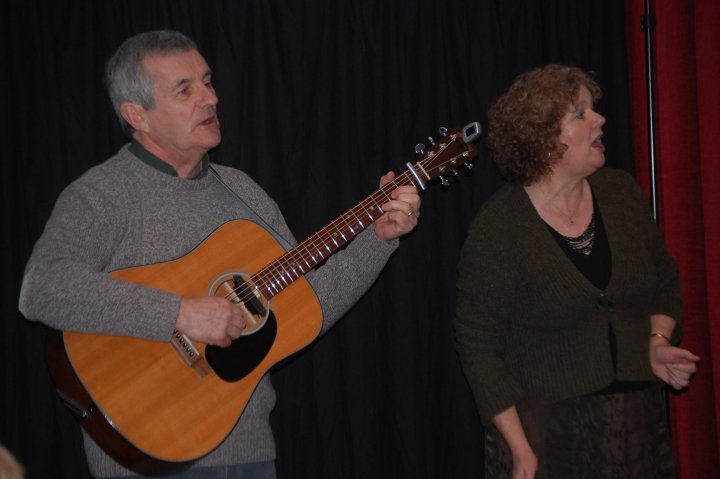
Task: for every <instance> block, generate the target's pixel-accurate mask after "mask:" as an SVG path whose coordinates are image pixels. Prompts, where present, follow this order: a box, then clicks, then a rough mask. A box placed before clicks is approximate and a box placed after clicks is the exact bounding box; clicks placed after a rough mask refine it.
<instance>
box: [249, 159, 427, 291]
mask: <svg viewBox="0 0 720 479" xmlns="http://www.w3.org/2000/svg"><path fill="white" fill-rule="evenodd" d="M406 185H413V186H415V187H416V188H417V186H416V185H415V184H414V183H413V181H412V179H411V175H410V174H409V173H408V172H404V173H402V174H400V175H398V176H397V177H396V178H395V179H394V180H393V181H391V182H389V183H387V184H386V185H384V186H382V187H381V188H379V189H378V190H377V191H375V192H374V193H373V194H371V195H370V196H368V197H367V198H365V199H364V200H363V201H361V202H360V203H358V204H356V205H355V206H353V207H352V208H350V209H349V210H347V211H346V212H345V213H343V214H342V215H340V216H338V217H337V218H336V219H335V220H333V221H332V222H330V223H329V224H328V225H327V226H325V227H324V228H322V229H321V230H320V231H318V232H316V233H315V234H313V235H311V236H309V237H308V238H307V239H305V240H304V241H302V242H301V243H298V244H297V245H296V246H295V247H294V248H292V249H291V250H290V251H288V252H287V253H285V254H283V255H282V256H280V257H279V258H278V259H276V260H275V261H273V262H272V263H270V264H268V265H267V266H265V267H264V268H262V269H261V270H259V271H258V272H257V273H255V274H254V275H252V277H251V278H250V281H251V283H252V284H254V285H255V287H257V289H258V290H259V291H260V292H261V293H262V294H263V296H264V297H265V298H266V299H270V298H272V297H273V296H275V295H277V294H278V293H280V292H281V291H282V290H284V289H285V288H286V287H288V286H290V285H291V284H292V283H293V281H295V280H297V279H298V278H300V277H301V276H304V275H305V274H307V273H308V272H309V271H310V270H312V269H313V268H315V267H316V266H317V265H318V264H320V263H322V262H323V261H325V260H326V259H327V258H329V257H330V256H332V255H333V254H334V253H335V252H336V251H337V250H339V249H340V248H342V247H343V246H344V245H345V244H347V242H348V241H350V240H351V239H353V238H354V237H355V236H357V235H358V234H359V233H360V232H362V231H363V230H364V229H365V228H367V227H368V226H369V225H371V224H372V223H374V222H375V220H376V219H378V218H379V217H380V216H382V214H383V213H384V211H383V209H382V206H381V205H383V204H385V203H387V202H388V201H389V200H390V193H391V192H392V191H393V190H395V189H396V188H398V187H399V186H406Z"/></svg>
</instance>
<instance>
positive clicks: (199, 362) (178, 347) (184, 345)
mask: <svg viewBox="0 0 720 479" xmlns="http://www.w3.org/2000/svg"><path fill="white" fill-rule="evenodd" d="M170 344H171V345H172V347H173V349H175V352H176V353H178V356H180V359H181V360H182V361H183V362H184V363H185V364H186V365H187V366H189V367H190V368H192V369H193V371H195V372H196V373H197V375H198V376H200V377H201V378H203V377H205V376H207V375H208V374H210V372H211V371H212V370H211V369H210V365H209V364H208V363H207V361H205V358H203V357H202V354H200V351H198V350H197V348H196V347H195V345H194V344H193V343H192V341H190V339H189V338H188V337H187V336H185V335H184V334H182V333H181V332H180V331H178V330H177V329H176V330H175V331H173V335H172V337H171V338H170Z"/></svg>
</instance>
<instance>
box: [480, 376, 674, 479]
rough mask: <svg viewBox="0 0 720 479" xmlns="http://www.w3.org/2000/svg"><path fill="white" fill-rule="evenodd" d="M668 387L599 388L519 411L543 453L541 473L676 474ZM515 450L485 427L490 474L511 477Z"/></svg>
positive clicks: (558, 477) (541, 477)
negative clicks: (667, 405)
mask: <svg viewBox="0 0 720 479" xmlns="http://www.w3.org/2000/svg"><path fill="white" fill-rule="evenodd" d="M664 394H665V392H664V389H663V388H662V387H660V386H653V387H650V388H646V389H641V390H638V391H632V392H623V393H616V394H595V395H588V396H582V397H579V398H573V399H568V400H564V401H561V402H558V403H555V404H551V405H548V406H541V407H538V408H536V409H532V410H529V411H519V415H520V421H521V422H522V425H523V428H524V430H525V434H526V435H527V437H528V441H529V443H530V446H531V447H532V449H533V451H534V452H535V455H536V456H537V458H538V472H537V475H536V476H535V477H536V479H565V478H572V479H584V478H588V479H589V478H642V479H661V478H662V479H665V478H668V479H669V478H676V477H677V474H676V468H675V461H674V458H673V454H672V446H671V442H670V435H669V432H668V427H667V417H666V413H665V399H664ZM511 473H512V456H511V454H510V450H509V448H508V447H507V444H506V443H505V441H504V440H503V439H502V436H501V435H500V433H499V432H498V431H497V429H496V428H495V427H492V426H491V427H488V428H487V429H486V432H485V477H486V478H487V479H501V478H503V479H504V478H510V477H511Z"/></svg>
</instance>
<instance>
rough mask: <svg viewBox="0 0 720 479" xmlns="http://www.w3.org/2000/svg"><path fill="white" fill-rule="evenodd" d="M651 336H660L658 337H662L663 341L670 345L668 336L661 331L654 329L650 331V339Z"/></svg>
mask: <svg viewBox="0 0 720 479" xmlns="http://www.w3.org/2000/svg"><path fill="white" fill-rule="evenodd" d="M652 338H660V339H663V340H665V342H667V343H668V345H672V341H670V338H669V337H667V336H666V335H664V334H663V333H660V332H657V331H654V332H652V333H650V339H652Z"/></svg>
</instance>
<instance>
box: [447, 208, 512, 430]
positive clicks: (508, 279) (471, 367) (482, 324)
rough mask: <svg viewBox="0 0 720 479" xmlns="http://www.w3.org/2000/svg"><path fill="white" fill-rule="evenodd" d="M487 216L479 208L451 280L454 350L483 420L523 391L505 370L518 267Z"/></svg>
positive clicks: (498, 411) (496, 412) (489, 418)
mask: <svg viewBox="0 0 720 479" xmlns="http://www.w3.org/2000/svg"><path fill="white" fill-rule="evenodd" d="M497 226H498V225H494V222H493V221H492V215H491V214H490V213H489V212H488V211H487V210H485V211H483V210H481V212H480V213H479V214H478V216H477V217H476V218H475V220H474V222H473V224H472V225H471V228H470V231H469V234H468V236H467V239H466V240H465V244H464V245H463V248H462V251H461V256H460V263H459V266H458V271H459V277H458V283H457V290H458V296H457V310H456V317H455V335H456V349H457V352H458V355H459V357H460V361H461V364H462V368H463V371H464V373H465V376H466V377H467V379H468V382H469V384H470V387H471V389H472V391H473V395H474V397H475V403H476V406H477V408H478V411H479V413H480V418H481V420H482V422H483V424H489V423H490V421H491V420H492V418H493V417H494V416H495V415H497V414H498V413H500V412H502V411H504V410H505V409H507V408H508V407H510V406H512V405H514V404H516V403H518V402H519V401H520V400H521V399H522V398H523V396H524V394H525V392H524V390H523V388H522V386H521V385H520V382H519V381H518V380H517V379H516V378H514V377H513V376H512V375H511V374H510V373H509V371H508V368H507V367H506V361H505V352H506V349H505V343H506V336H507V334H508V332H509V329H510V324H511V318H510V317H509V316H510V315H511V314H512V313H511V311H512V308H511V307H510V305H512V304H513V301H514V299H513V298H514V297H515V290H516V288H517V278H516V277H515V275H516V274H517V271H518V268H515V267H513V254H512V251H513V249H512V248H508V247H507V244H506V240H503V239H502V233H499V232H498V230H499V229H500V228H498V227H497Z"/></svg>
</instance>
